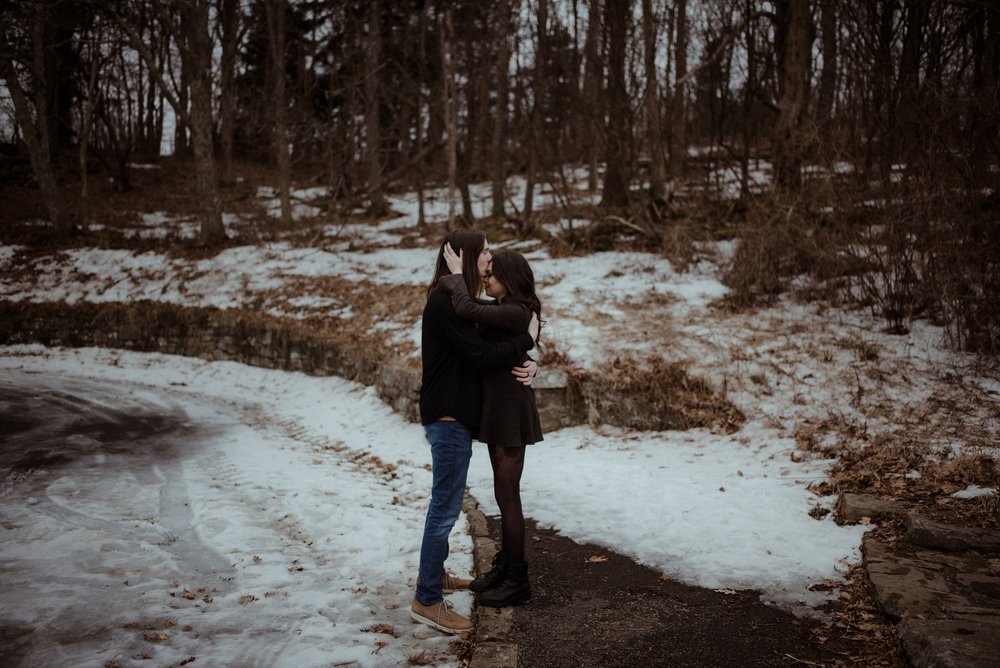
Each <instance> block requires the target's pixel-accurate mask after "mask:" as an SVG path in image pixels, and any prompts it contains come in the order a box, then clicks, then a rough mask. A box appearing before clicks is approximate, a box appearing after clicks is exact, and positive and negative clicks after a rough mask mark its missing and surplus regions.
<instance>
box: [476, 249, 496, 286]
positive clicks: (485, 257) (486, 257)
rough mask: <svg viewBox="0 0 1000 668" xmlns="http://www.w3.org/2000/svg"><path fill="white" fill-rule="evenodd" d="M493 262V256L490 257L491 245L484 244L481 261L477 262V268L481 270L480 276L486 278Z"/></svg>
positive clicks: (480, 255)
mask: <svg viewBox="0 0 1000 668" xmlns="http://www.w3.org/2000/svg"><path fill="white" fill-rule="evenodd" d="M492 260H493V256H492V255H490V244H489V242H488V241H487V242H486V243H485V244H483V251H482V252H481V253H480V254H479V260H478V261H477V262H476V267H477V268H478V269H479V276H480V277H482V276H485V275H486V272H487V270H489V268H490V261H492Z"/></svg>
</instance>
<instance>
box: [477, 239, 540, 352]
mask: <svg viewBox="0 0 1000 668" xmlns="http://www.w3.org/2000/svg"><path fill="white" fill-rule="evenodd" d="M490 271H491V272H492V273H493V278H495V279H497V280H498V281H500V283H501V284H502V285H503V288H504V291H505V292H506V296H505V297H504V301H512V302H515V303H517V304H523V305H524V306H525V307H527V308H528V309H530V310H531V311H534V312H535V315H537V316H538V321H539V322H541V320H542V302H541V300H540V299H539V298H538V294H536V293H535V273H534V272H533V271H531V265H530V264H528V261H527V260H526V259H525V258H524V256H523V255H521V254H520V253H518V252H517V251H504V252H503V253H498V254H497V255H494V256H493V264H492V265H491V269H490ZM539 335H541V332H540V331H539Z"/></svg>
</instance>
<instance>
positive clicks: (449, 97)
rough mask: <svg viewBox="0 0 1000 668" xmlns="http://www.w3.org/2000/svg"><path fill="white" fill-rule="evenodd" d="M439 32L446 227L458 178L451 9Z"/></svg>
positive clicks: (452, 218)
mask: <svg viewBox="0 0 1000 668" xmlns="http://www.w3.org/2000/svg"><path fill="white" fill-rule="evenodd" d="M439 30H440V33H441V63H442V65H443V66H444V68H443V69H444V72H443V79H444V81H442V86H441V90H442V92H443V94H444V99H443V101H442V102H443V104H442V108H443V109H444V115H445V126H446V131H447V133H448V229H449V230H452V229H454V228H455V186H456V181H457V178H458V105H457V104H456V102H457V101H456V100H455V60H454V58H453V54H452V52H451V44H452V18H451V9H450V8H449V9H447V10H445V15H444V19H443V20H442V22H441V25H440V26H439Z"/></svg>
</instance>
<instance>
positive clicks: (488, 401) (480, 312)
mask: <svg viewBox="0 0 1000 668" xmlns="http://www.w3.org/2000/svg"><path fill="white" fill-rule="evenodd" d="M440 285H441V286H442V287H443V288H444V289H445V290H448V291H449V292H450V293H451V302H452V305H453V306H454V307H455V312H456V313H458V315H459V316H461V317H462V318H465V319H467V320H472V321H474V322H476V323H478V324H479V326H480V334H481V335H482V337H483V339H484V340H486V341H489V342H491V343H498V342H501V341H507V340H510V339H512V338H513V337H515V336H516V335H518V334H520V333H522V332H524V331H526V330H527V329H528V323H529V322H530V321H531V310H530V309H529V308H528V307H527V306H526V305H524V304H519V303H516V302H509V301H508V302H504V303H502V304H498V303H497V302H495V301H489V302H480V301H478V300H476V299H473V298H472V297H471V296H469V291H468V288H466V285H465V280H464V279H463V278H462V276H461V274H452V275H451V276H447V277H445V278H443V279H441V283H440ZM527 360H528V356H527V355H525V356H524V359H522V360H521V361H522V362H525V361H527ZM477 438H478V440H480V441H482V442H483V443H488V444H490V445H502V446H505V447H520V446H522V445H527V444H529V443H538V442H539V441H541V440H542V424H541V420H540V419H539V417H538V405H537V404H536V403H535V391H534V390H533V389H531V388H530V387H527V386H525V385H522V384H521V383H519V382H517V379H516V378H514V376H513V375H512V374H511V372H510V369H497V370H496V371H488V372H486V373H484V374H483V414H482V419H480V421H479V436H478V437H477Z"/></svg>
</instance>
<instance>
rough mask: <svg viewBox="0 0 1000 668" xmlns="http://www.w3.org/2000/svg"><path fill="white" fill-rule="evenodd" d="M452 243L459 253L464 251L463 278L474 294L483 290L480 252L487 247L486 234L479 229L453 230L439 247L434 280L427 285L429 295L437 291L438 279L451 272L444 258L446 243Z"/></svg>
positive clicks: (470, 291) (452, 246)
mask: <svg viewBox="0 0 1000 668" xmlns="http://www.w3.org/2000/svg"><path fill="white" fill-rule="evenodd" d="M445 244H451V249H452V250H453V251H455V253H456V254H458V252H459V251H461V252H462V278H464V279H465V285H466V287H467V288H468V289H469V294H470V295H472V296H474V297H475V296H477V295H479V293H480V292H482V291H483V279H482V277H481V276H480V275H479V254H480V253H482V252H483V248H485V247H486V235H485V234H483V233H482V232H480V231H479V230H465V229H458V230H452V231H451V232H449V233H448V236H446V237H445V238H444V241H442V242H441V247H440V248H439V249H438V256H437V264H435V265H434V280H432V281H431V284H430V285H429V286H427V296H428V297H430V296H431V295H432V294H434V293H435V292H437V289H438V281H439V280H440V279H441V278H442V277H443V276H448V275H449V274H451V270H450V269H448V263H447V262H445V260H444V245H445Z"/></svg>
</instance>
